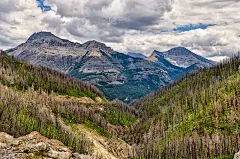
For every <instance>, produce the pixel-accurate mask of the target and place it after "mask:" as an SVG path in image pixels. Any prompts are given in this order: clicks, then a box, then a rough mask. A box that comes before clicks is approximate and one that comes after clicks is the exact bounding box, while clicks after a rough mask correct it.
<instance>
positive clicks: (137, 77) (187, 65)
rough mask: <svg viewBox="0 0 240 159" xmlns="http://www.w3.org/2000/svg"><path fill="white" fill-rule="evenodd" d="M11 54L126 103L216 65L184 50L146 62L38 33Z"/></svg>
mask: <svg viewBox="0 0 240 159" xmlns="http://www.w3.org/2000/svg"><path fill="white" fill-rule="evenodd" d="M8 53H9V54H10V55H11V56H14V57H15V58H17V59H20V60H24V61H28V62H30V63H32V64H34V65H41V66H45V67H49V68H52V69H54V70H57V71H60V72H64V73H66V74H69V75H71V76H72V77H76V78H78V79H81V80H83V81H87V82H90V83H92V84H94V85H95V86H97V87H98V88H100V89H101V90H102V91H103V92H104V94H105V95H106V97H107V98H108V99H109V100H113V99H120V100H122V101H125V102H131V101H132V100H135V99H139V98H141V97H143V96H145V95H146V94H149V93H151V92H153V91H156V90H158V89H159V88H160V87H164V86H166V85H168V84H170V83H171V82H173V81H174V80H175V79H177V78H178V77H181V76H182V75H184V74H185V73H186V72H189V71H191V70H194V69H198V68H202V67H210V66H213V65H214V64H215V63H214V62H212V61H209V60H207V59H205V58H203V57H200V56H197V55H196V54H194V53H192V52H191V51H189V50H187V49H185V48H181V47H178V48H175V49H172V50H170V51H169V52H163V53H162V52H158V51H154V53H153V54H152V56H151V57H150V58H146V59H143V58H135V57H132V56H129V55H125V54H123V53H119V52H117V51H114V50H113V49H112V48H110V47H107V46H106V45H105V44H103V43H100V42H97V41H94V40H93V41H88V42H85V43H83V44H80V43H73V42H71V41H69V40H64V39H61V38H59V37H57V36H55V35H53V34H52V33H50V32H39V33H34V34H33V35H32V36H30V37H29V39H28V40H27V41H26V42H25V43H23V44H21V45H19V46H17V47H16V48H13V49H10V50H8ZM176 59H179V60H176ZM174 61H175V62H174ZM182 66H184V67H182Z"/></svg>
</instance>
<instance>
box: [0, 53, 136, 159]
mask: <svg viewBox="0 0 240 159" xmlns="http://www.w3.org/2000/svg"><path fill="white" fill-rule="evenodd" d="M0 90H1V91H0V132H2V131H3V132H7V133H9V134H11V135H14V136H16V137H18V136H22V135H26V134H28V133H30V132H32V131H38V132H40V133H41V134H42V135H44V136H46V137H48V138H51V139H57V140H60V141H62V142H63V143H64V144H65V145H67V146H70V147H72V148H73V150H74V151H77V152H79V153H84V154H91V155H93V156H95V157H96V158H107V157H106V156H112V157H117V158H129V155H131V152H132V150H131V147H130V146H129V145H128V144H127V143H125V142H124V141H123V140H121V139H120V138H118V137H122V136H124V134H125V132H124V130H125V129H124V127H127V126H128V125H131V124H132V123H133V122H134V121H135V120H136V119H135V117H134V116H133V115H131V112H133V111H132V110H131V109H129V108H128V107H127V106H126V105H124V104H121V103H116V102H115V103H107V102H106V101H105V99H104V96H103V94H102V93H101V92H100V91H99V90H98V89H96V88H95V87H94V86H92V85H89V84H87V83H84V82H81V81H79V80H76V79H73V78H70V77H68V76H66V75H64V74H62V73H58V72H56V71H53V70H50V69H47V68H44V67H35V66H32V65H30V64H27V63H25V62H20V61H18V60H15V59H12V58H10V57H7V56H5V55H3V56H0ZM82 97H84V98H89V99H92V102H91V103H85V102H84V103H83V102H81V100H80V99H81V98H82ZM96 97H98V99H99V98H101V102H98V101H97V100H96ZM123 110H126V112H125V113H124V112H123ZM127 112H128V113H127ZM121 134H122V135H121ZM116 145H120V147H124V148H123V151H119V152H115V148H114V146H116Z"/></svg>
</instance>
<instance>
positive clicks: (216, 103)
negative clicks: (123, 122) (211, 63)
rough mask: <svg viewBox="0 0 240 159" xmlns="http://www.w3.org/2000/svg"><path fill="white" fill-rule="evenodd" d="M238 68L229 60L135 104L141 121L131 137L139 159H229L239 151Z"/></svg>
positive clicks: (238, 61) (237, 61)
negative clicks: (136, 146)
mask: <svg viewBox="0 0 240 159" xmlns="http://www.w3.org/2000/svg"><path fill="white" fill-rule="evenodd" d="M239 65H240V57H238V56H237V57H233V58H231V59H230V60H227V61H225V62H223V63H221V64H219V65H218V66H216V67H214V68H209V69H204V70H201V71H199V72H195V73H192V74H189V75H187V76H186V77H185V78H183V79H182V80H180V81H179V82H176V83H175V84H172V85H171V86H169V87H166V88H165V89H162V90H159V91H158V92H155V93H153V94H151V95H149V96H147V97H145V98H143V99H142V100H141V101H138V102H136V103H133V104H132V106H133V107H135V108H136V109H138V110H139V116H140V117H141V122H139V123H140V124H137V126H136V127H135V129H134V132H135V133H134V132H133V135H132V136H131V137H132V141H135V142H137V143H139V147H143V149H142V150H141V149H140V148H139V150H138V151H139V154H142V158H194V159H195V158H221V157H222V158H233V154H234V153H236V152H238V151H239V148H240V127H239V126H240V68H239ZM140 133H142V134H143V135H140ZM145 145H147V146H145ZM140 156H141V155H140Z"/></svg>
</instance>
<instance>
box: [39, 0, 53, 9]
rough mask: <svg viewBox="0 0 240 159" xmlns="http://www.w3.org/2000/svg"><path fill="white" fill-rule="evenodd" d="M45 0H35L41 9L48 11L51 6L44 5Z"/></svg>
mask: <svg viewBox="0 0 240 159" xmlns="http://www.w3.org/2000/svg"><path fill="white" fill-rule="evenodd" d="M44 1H45V0H37V2H38V7H39V8H41V9H42V11H44V12H46V11H50V10H51V6H48V5H45V4H44Z"/></svg>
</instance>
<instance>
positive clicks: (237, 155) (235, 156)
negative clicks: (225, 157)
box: [233, 151, 240, 159]
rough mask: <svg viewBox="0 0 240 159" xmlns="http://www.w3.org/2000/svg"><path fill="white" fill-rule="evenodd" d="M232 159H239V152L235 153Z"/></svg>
mask: <svg viewBox="0 0 240 159" xmlns="http://www.w3.org/2000/svg"><path fill="white" fill-rule="evenodd" d="M233 159H240V151H239V152H237V153H236V154H235V155H234V158H233Z"/></svg>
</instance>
